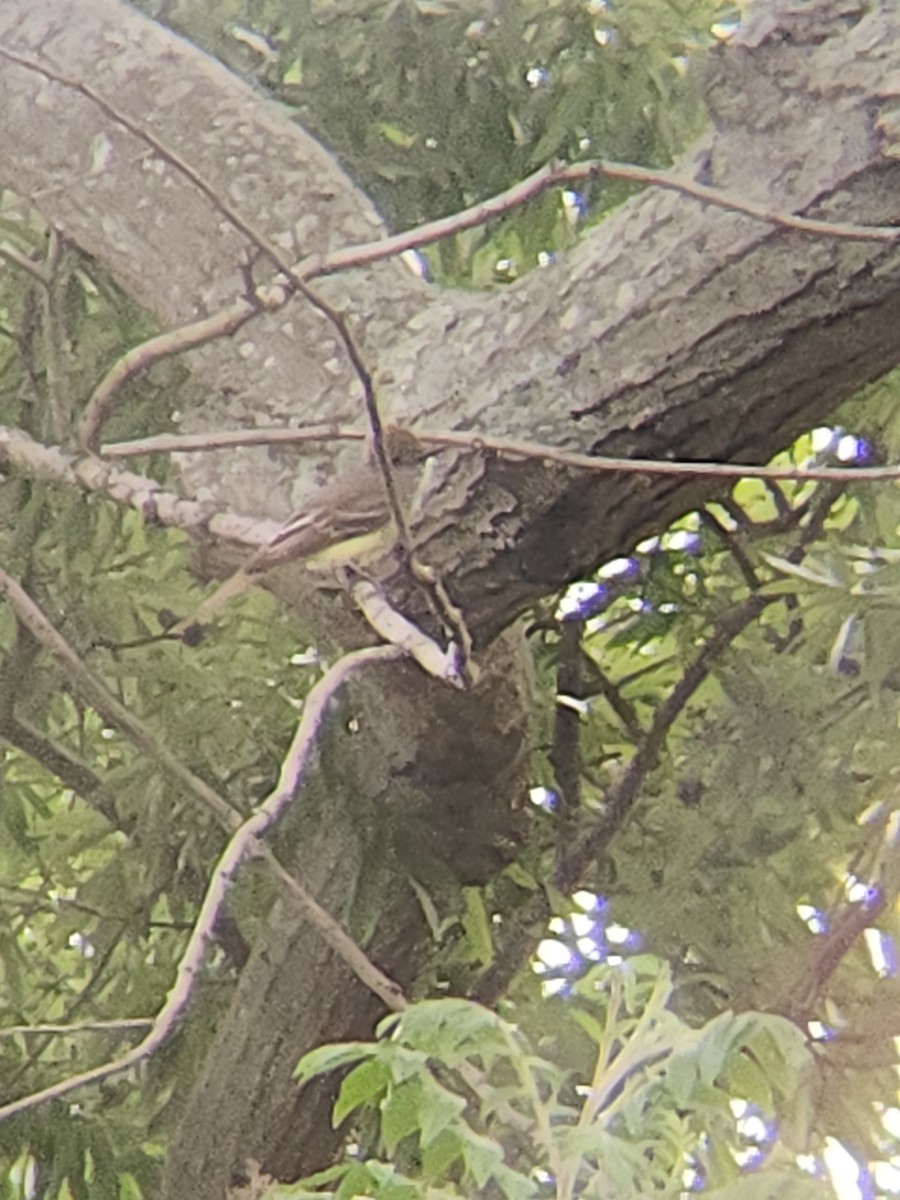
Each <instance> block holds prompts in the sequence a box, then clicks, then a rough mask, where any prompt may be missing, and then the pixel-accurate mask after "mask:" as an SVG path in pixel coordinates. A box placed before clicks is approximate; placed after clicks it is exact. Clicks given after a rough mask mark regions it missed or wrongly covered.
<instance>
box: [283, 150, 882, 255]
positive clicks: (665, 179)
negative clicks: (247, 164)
mask: <svg viewBox="0 0 900 1200" xmlns="http://www.w3.org/2000/svg"><path fill="white" fill-rule="evenodd" d="M604 178H605V179H622V180H625V181H626V182H630V183H641V184H645V185H647V186H649V187H659V188H665V189H667V190H669V191H674V192H678V193H680V194H681V195H683V196H689V197H690V198H691V199H694V200H699V201H700V202H701V203H702V204H709V205H712V206H713V207H715V208H723V209H726V210H728V211H730V212H737V213H742V214H743V215H744V216H747V217H753V218H754V219H755V220H757V221H762V222H764V223H765V224H767V225H775V226H779V227H781V228H784V229H792V230H794V231H796V232H798V233H810V234H815V235H816V236H818V237H833V238H841V239H849V240H851V241H862V242H892V241H895V240H896V239H897V238H898V237H900V230H898V229H896V228H895V227H893V226H891V225H856V224H852V223H848V222H843V221H819V220H815V219H812V218H809V217H798V216H795V215H794V214H793V213H782V212H778V211H777V210H775V209H770V208H766V207H765V206H763V205H760V204H754V203H752V201H749V200H744V199H743V198H742V197H740V196H738V195H736V194H735V193H733V192H726V191H721V190H720V189H718V188H713V187H707V186H706V185H704V184H702V183H696V182H695V181H694V180H693V179H688V178H686V177H685V176H683V175H677V174H675V172H674V171H654V170H652V169H651V168H648V167H639V166H636V165H635V164H633V163H621V162H612V161H609V162H607V161H603V160H594V161H591V162H583V163H572V164H569V165H560V164H558V163H556V164H554V163H548V164H547V165H546V166H543V167H541V168H540V169H539V170H537V171H535V172H534V174H533V175H529V176H528V178H527V179H523V180H522V181H521V182H520V183H517V184H514V185H513V186H512V187H511V188H508V189H507V190H506V191H505V192H500V193H499V194H498V195H496V196H491V197H490V198H489V199H487V200H482V201H480V202H479V203H478V204H473V205H472V206H471V207H470V208H466V209H463V210H462V211H461V212H458V213H453V214H452V215H451V216H449V217H442V218H441V219H440V220H438V221H430V222H429V223H428V224H427V225H419V226H417V227H416V228H415V229H409V230H407V231H406V232H404V233H398V234H395V235H394V236H393V237H389V238H382V239H380V240H379V241H377V242H367V243H364V244H363V245H359V246H348V247H346V249H344V250H336V251H333V252H332V253H330V254H321V255H310V256H309V257H308V258H305V259H304V260H303V261H302V262H301V263H300V264H299V265H298V266H297V268H296V270H297V273H298V274H299V275H302V276H303V277H304V278H305V279H316V278H319V277H320V276H322V275H333V274H336V273H337V272H338V271H346V270H349V269H350V268H352V267H361V266H365V265H367V264H369V263H374V262H380V261H381V260H382V259H385V258H393V257H395V256H396V255H398V254H404V253H406V252H407V251H408V250H416V249H419V248H420V247H422V246H430V245H432V244H433V243H434V242H438V241H440V240H441V239H442V238H445V237H452V236H453V235H454V234H457V233H462V232H463V231H464V230H466V229H474V228H476V227H477V226H479V225H484V224H486V223H487V222H488V221H490V220H492V219H493V218H494V217H499V216H502V215H503V214H504V213H508V212H511V211H512V210H513V209H515V208H520V207H521V206H522V205H523V204H527V203H528V202H529V201H530V200H533V199H535V198H536V197H537V196H540V195H541V194H542V193H543V192H546V191H548V190H549V189H550V188H554V187H563V186H565V185H566V184H572V183H579V182H582V181H583V180H586V179H604Z"/></svg>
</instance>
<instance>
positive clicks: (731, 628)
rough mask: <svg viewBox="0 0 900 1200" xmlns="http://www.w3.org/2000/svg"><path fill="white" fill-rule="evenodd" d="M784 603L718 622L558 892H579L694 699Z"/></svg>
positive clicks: (561, 872)
mask: <svg viewBox="0 0 900 1200" xmlns="http://www.w3.org/2000/svg"><path fill="white" fill-rule="evenodd" d="M780 599H781V597H780V596H761V595H759V594H753V595H751V596H748V597H747V598H746V600H743V601H742V602H741V603H740V604H736V605H735V606H734V607H733V608H730V609H729V610H728V611H727V612H725V613H723V614H722V615H721V616H720V617H718V618H717V620H716V621H714V622H713V628H712V633H711V634H710V635H709V637H708V638H707V639H706V640H705V641H704V643H703V645H702V647H701V648H700V650H699V651H698V652H697V655H696V656H695V658H694V660H693V661H692V662H691V663H690V664H689V665H688V667H687V669H686V670H685V671H684V674H683V675H682V676H681V678H680V679H679V680H678V682H677V683H676V684H675V686H674V687H673V688H672V690H671V692H670V693H669V694H668V696H667V697H666V698H665V700H664V701H663V702H662V704H661V705H660V706H659V708H658V709H657V710H656V713H655V715H654V718H653V723H652V725H651V726H650V728H649V730H648V731H647V733H646V735H645V737H644V739H643V741H642V742H641V744H640V745H639V747H638V749H637V752H636V753H635V755H634V758H632V760H631V761H630V763H629V764H628V767H627V769H626V771H625V773H624V774H623V775H622V777H621V779H620V780H619V781H618V783H616V784H615V785H614V786H613V787H612V788H611V789H610V790H609V792H607V794H606V796H605V797H604V818H603V820H602V822H601V824H599V825H596V826H593V827H592V828H590V829H588V830H587V831H586V832H585V834H584V835H583V836H582V838H581V839H580V840H579V841H577V842H576V843H575V844H574V845H573V846H571V847H570V848H569V850H568V852H567V853H566V854H564V855H563V857H562V859H561V861H560V863H559V867H558V869H557V872H556V878H555V879H554V884H555V886H556V887H558V888H560V889H561V890H562V891H565V892H570V891H572V890H573V889H574V888H575V887H577V885H578V882H579V880H580V878H581V876H582V874H583V873H584V871H585V869H586V868H587V866H588V864H589V863H591V862H593V861H596V859H598V858H599V857H600V856H601V855H602V854H603V853H604V852H605V851H606V849H607V847H608V846H609V843H610V841H611V840H612V838H613V836H614V834H615V833H616V832H617V831H618V830H619V828H620V827H621V825H622V822H623V821H624V819H625V817H626V815H627V814H628V812H629V811H630V810H631V807H632V805H633V804H634V802H635V800H636V799H637V797H638V794H639V792H640V789H641V787H642V786H643V783H644V780H645V779H646V778H647V776H648V775H649V774H650V772H651V771H652V770H653V769H654V767H655V766H656V765H657V763H658V761H659V756H660V754H661V752H662V749H663V746H664V745H665V740H666V738H667V737H668V734H669V730H670V729H671V728H672V726H673V725H674V724H675V721H676V720H677V719H678V717H679V716H680V715H681V713H682V712H683V711H684V708H685V705H686V704H687V702H688V700H690V698H691V697H692V696H693V695H694V693H695V692H696V691H697V689H698V688H699V687H700V685H701V684H702V683H703V682H704V681H705V680H706V678H707V677H708V675H709V673H710V671H711V670H712V668H713V665H714V664H715V663H716V661H717V660H718V659H719V658H720V657H721V655H722V654H723V653H724V651H725V650H727V648H728V647H729V646H730V645H731V644H732V642H733V641H734V640H735V638H736V637H737V636H738V635H739V634H741V633H743V631H744V630H745V629H746V628H747V627H748V626H749V625H751V624H752V623H753V621H755V620H756V618H757V617H758V616H759V615H760V613H762V612H763V610H764V609H766V608H767V607H768V606H769V605H770V604H774V603H775V602H776V601H778V600H780Z"/></svg>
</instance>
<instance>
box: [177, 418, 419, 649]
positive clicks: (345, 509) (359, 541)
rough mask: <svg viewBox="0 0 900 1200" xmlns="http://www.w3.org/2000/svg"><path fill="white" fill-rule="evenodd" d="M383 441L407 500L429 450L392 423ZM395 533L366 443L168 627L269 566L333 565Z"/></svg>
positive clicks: (195, 617)
mask: <svg viewBox="0 0 900 1200" xmlns="http://www.w3.org/2000/svg"><path fill="white" fill-rule="evenodd" d="M384 446H385V450H386V452H387V456H388V461H389V462H390V464H391V470H392V477H393V480H394V484H395V487H396V491H397V495H398V498H399V500H400V501H401V503H402V502H404V501H408V500H409V498H410V495H411V493H412V491H413V489H414V487H415V484H416V482H417V481H418V477H419V473H420V471H421V468H422V464H423V463H424V461H425V459H426V458H427V457H428V455H429V453H433V451H429V450H426V449H425V447H424V446H423V445H422V443H421V442H420V441H418V439H417V438H416V437H415V436H414V435H413V434H412V433H410V432H409V430H406V429H398V428H397V427H396V426H389V427H388V428H387V429H386V430H385V441H384ZM395 538H396V528H395V525H394V519H393V513H392V512H391V506H390V503H389V501H388V495H387V489H386V487H385V482H384V474H383V473H382V471H381V468H380V467H379V466H378V464H377V463H376V462H375V461H374V455H373V454H372V452H371V448H370V450H369V453H368V454H367V456H366V458H365V459H364V460H363V461H362V462H361V463H360V464H359V466H358V467H356V468H355V469H354V470H353V472H352V473H348V474H342V475H339V476H338V477H337V478H336V479H334V480H333V481H332V482H331V483H328V484H326V485H325V486H324V487H321V488H318V489H317V490H316V491H314V492H312V493H311V495H310V497H309V500H308V502H307V503H306V504H304V505H303V507H302V508H300V509H298V510H297V511H296V512H295V513H293V514H292V516H290V517H289V518H288V519H287V521H285V523H284V525H283V526H282V527H281V529H279V531H278V532H277V533H276V534H275V536H274V537H273V538H272V539H271V541H269V542H267V543H266V545H264V546H260V548H259V549H258V550H257V551H255V552H254V553H253V554H252V555H251V556H250V557H249V558H248V559H247V561H246V562H245V563H244V564H243V565H242V566H241V567H240V568H239V569H238V570H237V571H236V572H235V573H234V574H233V575H231V576H229V577H228V579H226V580H225V582H224V583H222V584H221V585H220V586H219V587H218V588H216V590H215V591H214V592H213V593H212V595H210V596H207V598H206V599H205V600H204V601H203V602H202V604H200V605H199V607H198V608H197V609H195V611H194V612H193V613H192V614H191V616H190V617H188V618H187V619H185V620H183V621H179V622H178V624H177V625H176V626H175V627H174V628H173V629H172V631H171V632H175V633H180V634H182V635H183V636H184V635H186V634H188V633H189V631H190V630H193V629H195V628H196V627H198V626H200V625H203V624H205V623H206V622H207V621H208V620H209V618H210V617H211V616H212V615H213V614H214V613H216V612H218V611H219V609H221V608H222V607H223V606H224V605H225V604H227V603H228V602H229V600H231V599H233V598H234V597H235V596H239V595H240V594H241V593H242V592H244V591H246V590H247V588H249V587H251V586H253V585H254V584H256V583H258V582H259V581H260V579H261V578H262V577H263V576H264V575H266V574H267V573H268V572H269V571H271V570H274V568H275V567H280V566H283V565H284V564H285V563H291V562H292V563H298V562H305V563H307V564H308V565H309V566H310V567H311V568H327V567H339V566H342V565H344V564H349V563H352V562H356V561H359V560H360V559H362V558H367V557H370V556H372V555H374V554H376V553H377V552H382V553H386V552H387V551H388V550H389V549H390V547H391V546H392V544H393V542H394V540H395Z"/></svg>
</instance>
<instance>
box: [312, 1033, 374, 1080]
mask: <svg viewBox="0 0 900 1200" xmlns="http://www.w3.org/2000/svg"><path fill="white" fill-rule="evenodd" d="M374 1053H375V1046H374V1045H373V1044H372V1043H371V1042H336V1043H334V1044H332V1045H328V1046H317V1047H316V1048H315V1049H314V1050H310V1051H309V1052H308V1053H307V1054H304V1055H303V1057H302V1058H301V1059H300V1061H299V1063H297V1066H296V1068H295V1070H294V1078H295V1079H297V1080H298V1081H299V1082H300V1083H306V1081H307V1080H309V1079H313V1078H314V1077H315V1076H316V1075H324V1074H325V1073H326V1072H327V1071H336V1070H338V1069H339V1068H340V1067H346V1066H348V1065H349V1064H350V1063H355V1062H359V1060H360V1059H361V1058H371V1057H372V1055H373V1054H374Z"/></svg>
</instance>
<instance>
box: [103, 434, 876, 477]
mask: <svg viewBox="0 0 900 1200" xmlns="http://www.w3.org/2000/svg"><path fill="white" fill-rule="evenodd" d="M415 436H416V438H417V439H418V440H419V441H420V442H422V444H423V445H425V446H435V447H438V448H440V447H447V448H449V449H462V450H475V451H482V452H487V453H490V454H497V455H499V456H501V457H503V458H513V459H526V460H527V459H537V460H538V461H539V462H544V463H548V464H549V463H552V464H553V465H555V466H560V467H571V468H574V469H575V470H579V471H603V472H607V471H612V472H623V473H625V474H632V475H687V476H691V475H694V476H701V475H702V476H713V477H716V478H720V479H783V480H789V481H792V482H794V483H809V482H818V483H823V482H824V483H882V482H885V481H889V480H894V481H896V480H898V479H900V466H898V465H893V466H891V465H888V466H880V465H879V466H872V467H841V466H834V467H774V466H759V465H757V464H753V463H726V462H699V461H698V462H689V461H680V460H677V459H658V458H618V457H614V456H608V455H603V454H597V455H593V454H580V453H578V452H576V451H572V450H559V449H557V448H556V447H555V446H549V445H546V444H545V443H544V442H531V441H527V440H523V439H519V438H498V437H489V436H486V435H484V434H480V433H459V432H456V431H454V430H447V431H443V432H428V431H426V430H420V429H416V430H415ZM364 437H365V435H364V434H363V433H361V432H360V431H359V430H358V429H353V428H352V427H347V426H333V425H317V426H310V427H309V428H308V429H253V430H246V431H244V430H238V429H234V430H220V431H218V432H212V433H204V434H160V435H159V436H158V437H147V438H141V439H139V440H137V441H134V442H110V443H108V444H106V445H104V446H102V447H101V450H100V453H101V455H102V456H103V457H104V458H132V457H136V456H137V455H140V454H154V453H169V454H173V453H178V452H180V451H183V450H189V451H198V450H200V451H202V450H219V449H222V448H223V447H237V446H265V445H268V444H269V443H272V444H276V443H277V444H280V445H292V444H294V443H296V444H301V443H304V442H310V441H317V440H330V439H334V440H342V439H352V440H355V441H359V440H362V439H363V438H364Z"/></svg>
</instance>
